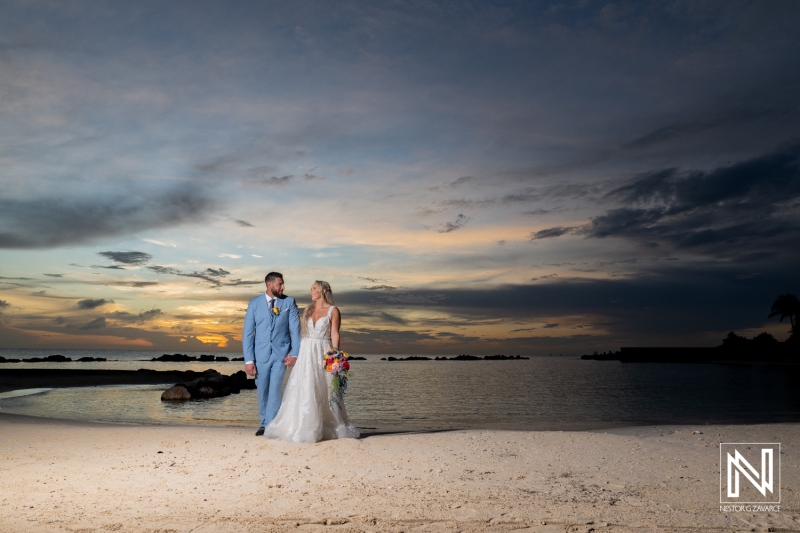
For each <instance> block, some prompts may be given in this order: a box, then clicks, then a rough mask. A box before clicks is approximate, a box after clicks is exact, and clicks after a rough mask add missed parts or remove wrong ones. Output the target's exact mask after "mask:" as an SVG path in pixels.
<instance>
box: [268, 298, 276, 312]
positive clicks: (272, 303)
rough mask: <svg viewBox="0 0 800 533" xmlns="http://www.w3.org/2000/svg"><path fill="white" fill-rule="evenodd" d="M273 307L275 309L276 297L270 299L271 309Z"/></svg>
mask: <svg viewBox="0 0 800 533" xmlns="http://www.w3.org/2000/svg"><path fill="white" fill-rule="evenodd" d="M273 309H275V298H273V299H271V300H270V301H269V310H270V311H272V310H273Z"/></svg>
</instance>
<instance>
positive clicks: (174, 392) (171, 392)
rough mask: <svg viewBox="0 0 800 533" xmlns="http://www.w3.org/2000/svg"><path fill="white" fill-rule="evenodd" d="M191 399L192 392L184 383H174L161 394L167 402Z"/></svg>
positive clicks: (162, 398)
mask: <svg viewBox="0 0 800 533" xmlns="http://www.w3.org/2000/svg"><path fill="white" fill-rule="evenodd" d="M191 399H192V395H191V393H189V390H188V389H187V388H186V387H184V386H183V385H173V386H172V387H170V388H168V389H167V390H165V391H164V392H163V393H162V394H161V400H162V401H165V402H181V401H186V400H191Z"/></svg>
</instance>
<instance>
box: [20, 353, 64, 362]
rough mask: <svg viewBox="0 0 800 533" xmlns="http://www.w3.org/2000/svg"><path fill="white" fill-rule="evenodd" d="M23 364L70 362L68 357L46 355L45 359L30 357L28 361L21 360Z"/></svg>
mask: <svg viewBox="0 0 800 533" xmlns="http://www.w3.org/2000/svg"><path fill="white" fill-rule="evenodd" d="M22 361H23V362H25V363H69V362H70V361H72V359H71V358H69V357H64V356H63V355H60V354H57V355H48V356H47V357H31V358H30V359H23V360H22Z"/></svg>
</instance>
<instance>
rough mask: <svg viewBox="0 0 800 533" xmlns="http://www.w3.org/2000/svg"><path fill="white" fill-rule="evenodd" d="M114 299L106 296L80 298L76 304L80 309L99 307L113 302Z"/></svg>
mask: <svg viewBox="0 0 800 533" xmlns="http://www.w3.org/2000/svg"><path fill="white" fill-rule="evenodd" d="M113 303H114V300H106V299H105V298H99V299H97V300H91V299H89V300H80V301H78V303H77V304H76V307H77V308H78V309H97V308H98V307H101V306H103V305H106V304H113Z"/></svg>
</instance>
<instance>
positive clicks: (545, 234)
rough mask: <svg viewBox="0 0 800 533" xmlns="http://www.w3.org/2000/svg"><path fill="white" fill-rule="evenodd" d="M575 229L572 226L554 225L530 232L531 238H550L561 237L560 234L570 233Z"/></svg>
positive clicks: (533, 239)
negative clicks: (554, 226) (553, 226)
mask: <svg viewBox="0 0 800 533" xmlns="http://www.w3.org/2000/svg"><path fill="white" fill-rule="evenodd" d="M574 230H575V228H574V227H568V228H567V227H562V226H559V227H556V228H547V229H543V230H541V231H537V232H534V233H531V240H532V241H535V240H539V239H550V238H552V237H561V236H562V235H566V234H568V233H572V232H573V231H574Z"/></svg>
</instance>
